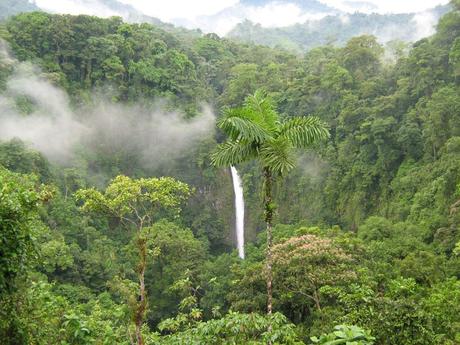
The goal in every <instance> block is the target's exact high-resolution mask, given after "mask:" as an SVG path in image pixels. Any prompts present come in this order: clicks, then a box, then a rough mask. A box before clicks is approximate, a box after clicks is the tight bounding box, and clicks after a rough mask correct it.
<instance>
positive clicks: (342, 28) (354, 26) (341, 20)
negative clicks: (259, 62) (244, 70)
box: [226, 6, 449, 52]
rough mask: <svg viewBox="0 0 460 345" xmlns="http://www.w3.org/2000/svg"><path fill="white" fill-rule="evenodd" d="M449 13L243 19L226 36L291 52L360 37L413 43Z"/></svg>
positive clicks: (443, 9)
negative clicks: (264, 22)
mask: <svg viewBox="0 0 460 345" xmlns="http://www.w3.org/2000/svg"><path fill="white" fill-rule="evenodd" d="M448 11H449V8H448V6H438V7H436V8H434V9H431V10H429V11H426V12H423V13H400V14H391V13H389V14H378V13H370V14H367V13H360V12H356V13H353V14H344V13H342V14H335V15H328V16H325V17H324V18H322V19H319V20H307V21H306V22H305V23H298V24H294V25H290V26H285V27H273V28H270V27H263V26H261V25H260V24H258V23H252V22H251V21H248V20H246V21H244V22H242V23H239V24H238V25H236V26H235V27H234V28H233V29H232V30H231V31H230V32H229V33H228V34H227V35H226V36H227V37H229V38H232V39H236V40H239V41H242V42H249V43H255V44H263V45H267V46H270V47H278V48H282V49H288V50H291V51H294V52H305V51H308V50H310V49H313V48H316V47H320V46H324V45H335V46H341V47H342V46H344V45H345V44H346V43H347V41H348V40H349V39H350V38H352V37H355V36H359V35H374V36H376V37H377V39H378V41H379V42H380V43H382V44H385V43H388V42H392V41H403V42H415V41H417V40H419V39H421V38H423V37H425V36H427V35H429V32H430V31H431V26H433V25H435V24H436V23H437V22H438V20H439V18H440V17H441V16H442V15H443V14H445V13H446V12H448Z"/></svg>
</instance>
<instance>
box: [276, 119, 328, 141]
mask: <svg viewBox="0 0 460 345" xmlns="http://www.w3.org/2000/svg"><path fill="white" fill-rule="evenodd" d="M279 136H280V137H284V138H286V139H287V140H289V141H290V142H291V143H292V146H294V147H297V148H305V147H308V146H310V145H312V144H314V143H316V142H319V141H322V140H325V139H327V138H329V130H328V129H327V126H326V124H325V123H324V122H322V121H321V120H320V119H319V118H317V117H315V116H302V117H295V118H292V119H290V120H287V121H285V122H284V123H282V124H281V126H280V129H279Z"/></svg>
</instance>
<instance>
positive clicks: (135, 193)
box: [76, 175, 190, 345]
mask: <svg viewBox="0 0 460 345" xmlns="http://www.w3.org/2000/svg"><path fill="white" fill-rule="evenodd" d="M189 195H190V189H189V187H188V185H187V184H185V183H183V182H180V181H177V180H175V179H173V178H171V177H161V178H141V179H132V178H130V177H127V176H123V175H120V176H117V177H116V178H115V179H113V180H112V181H111V182H110V184H109V185H108V186H107V188H106V190H105V191H104V192H102V193H101V192H100V191H98V190H96V189H94V188H90V189H80V190H78V191H77V193H76V196H77V198H78V199H80V200H82V201H83V202H84V203H83V205H82V207H81V208H82V209H83V210H84V211H87V212H97V213H100V214H104V215H107V216H110V217H116V218H118V219H119V220H120V222H121V224H122V225H123V227H124V229H125V230H127V231H134V232H135V243H136V247H137V250H138V255H139V263H138V265H137V267H136V272H137V275H138V279H139V295H138V298H137V303H136V305H135V306H134V310H133V321H134V325H135V336H136V344H137V345H143V344H144V339H143V337H142V325H143V323H144V318H145V313H146V312H147V306H148V304H147V293H146V287H145V279H144V277H145V270H146V268H147V256H148V254H149V251H152V250H151V248H149V246H148V243H149V242H150V241H151V240H152V239H151V236H150V234H149V230H150V228H151V227H152V225H153V224H154V222H155V220H156V219H157V218H158V216H159V215H160V214H161V212H164V211H168V212H172V213H173V215H176V214H178V213H179V212H180V206H181V204H182V202H183V201H185V200H186V199H187V198H188V196H189Z"/></svg>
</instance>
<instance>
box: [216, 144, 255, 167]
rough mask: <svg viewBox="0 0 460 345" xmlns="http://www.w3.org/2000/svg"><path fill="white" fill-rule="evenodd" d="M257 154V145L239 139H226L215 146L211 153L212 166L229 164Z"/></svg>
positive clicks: (245, 159) (248, 158)
mask: <svg viewBox="0 0 460 345" xmlns="http://www.w3.org/2000/svg"><path fill="white" fill-rule="evenodd" d="M256 156H257V146H256V145H254V143H252V144H248V143H243V142H240V141H226V142H225V143H222V144H220V145H218V146H217V148H216V150H215V151H214V152H213V153H212V154H211V163H212V164H213V165H214V166H230V165H234V164H238V163H242V162H244V161H247V160H250V159H252V158H255V157H256Z"/></svg>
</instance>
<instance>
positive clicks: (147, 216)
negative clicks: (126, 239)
mask: <svg viewBox="0 0 460 345" xmlns="http://www.w3.org/2000/svg"><path fill="white" fill-rule="evenodd" d="M189 195H190V188H189V187H188V185H187V184H185V183H183V182H180V181H177V180H175V179H173V178H171V177H161V178H141V179H132V178H130V177H127V176H123V175H120V176H117V177H116V178H115V179H113V180H112V181H111V182H110V184H109V185H108V187H107V188H106V190H105V192H103V193H101V192H99V191H97V190H96V189H94V188H90V189H81V190H79V191H77V193H76V197H77V199H79V200H83V202H84V203H83V205H82V207H81V208H82V209H83V210H84V211H87V212H90V211H91V212H101V213H105V214H107V215H110V216H114V217H118V218H120V219H121V220H122V221H123V222H124V223H126V224H128V223H129V224H131V225H133V226H135V227H137V228H142V227H147V226H150V225H152V224H153V220H154V217H155V216H156V215H157V212H160V211H161V210H165V209H167V210H168V211H172V212H173V213H176V214H177V213H178V212H179V211H180V205H181V204H182V202H184V201H185V200H186V199H187V198H188V196H189Z"/></svg>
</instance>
